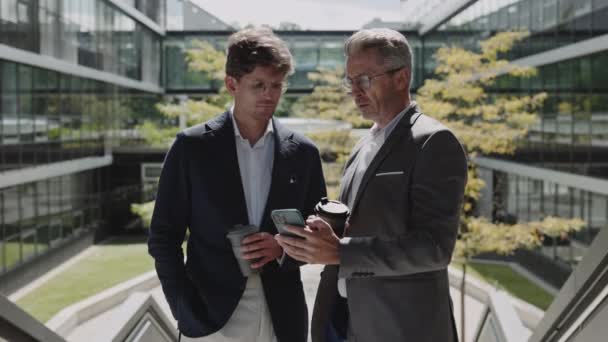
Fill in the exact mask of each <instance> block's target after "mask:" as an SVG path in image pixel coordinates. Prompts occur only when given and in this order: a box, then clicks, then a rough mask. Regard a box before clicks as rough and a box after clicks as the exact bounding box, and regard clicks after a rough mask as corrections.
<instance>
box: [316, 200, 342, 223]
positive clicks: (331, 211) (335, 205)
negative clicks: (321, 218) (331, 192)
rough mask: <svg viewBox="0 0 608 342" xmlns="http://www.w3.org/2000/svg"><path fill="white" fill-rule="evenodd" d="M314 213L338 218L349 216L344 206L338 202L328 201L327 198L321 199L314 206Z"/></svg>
mask: <svg viewBox="0 0 608 342" xmlns="http://www.w3.org/2000/svg"><path fill="white" fill-rule="evenodd" d="M315 212H316V213H317V214H322V215H328V216H335V217H339V218H347V217H348V215H349V214H350V210H349V209H348V207H347V206H346V204H344V203H342V202H340V201H335V200H329V199H327V197H323V198H321V201H320V202H319V203H317V205H316V206H315Z"/></svg>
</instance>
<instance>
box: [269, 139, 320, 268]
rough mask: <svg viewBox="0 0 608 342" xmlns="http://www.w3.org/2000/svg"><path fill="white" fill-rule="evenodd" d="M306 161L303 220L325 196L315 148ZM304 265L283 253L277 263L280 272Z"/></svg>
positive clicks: (317, 153) (318, 157)
mask: <svg viewBox="0 0 608 342" xmlns="http://www.w3.org/2000/svg"><path fill="white" fill-rule="evenodd" d="M308 160H309V165H303V167H306V168H308V169H309V170H310V173H309V179H308V186H306V187H305V188H304V191H306V194H305V196H304V205H303V207H302V208H301V210H300V211H301V213H302V216H303V217H304V220H306V218H307V217H308V216H309V215H312V214H314V208H315V205H316V204H317V203H318V202H319V201H320V200H321V198H322V197H325V196H327V190H326V188H325V177H323V168H322V166H321V157H320V155H319V151H318V150H317V149H316V148H314V149H313V151H312V152H311V158H309V159H308ZM304 264H305V263H303V262H300V261H297V260H295V259H293V258H292V257H290V256H289V255H287V253H283V256H282V258H281V260H280V261H279V265H280V267H281V269H282V270H292V269H294V268H297V267H300V266H302V265H304Z"/></svg>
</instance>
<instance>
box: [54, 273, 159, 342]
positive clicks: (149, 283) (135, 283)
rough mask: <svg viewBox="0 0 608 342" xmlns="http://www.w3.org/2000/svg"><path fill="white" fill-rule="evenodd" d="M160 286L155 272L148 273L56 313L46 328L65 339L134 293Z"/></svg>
mask: <svg viewBox="0 0 608 342" xmlns="http://www.w3.org/2000/svg"><path fill="white" fill-rule="evenodd" d="M159 285H160V281H159V280H158V277H157V276H156V271H154V270H153V271H149V272H147V273H144V274H142V275H140V276H138V277H135V278H133V279H131V280H128V281H126V282H124V283H121V284H118V285H116V286H114V287H111V288H109V289H107V290H104V291H102V292H100V293H98V294H96V295H94V296H91V297H89V298H87V299H85V300H82V301H80V302H78V303H76V304H73V305H70V306H68V307H67V308H65V309H63V310H61V311H60V312H59V313H57V314H56V315H55V316H53V318H51V320H49V321H48V322H47V323H46V326H47V327H48V328H49V329H51V330H53V331H55V332H56V333H57V334H59V335H61V336H63V337H67V336H68V335H69V334H70V332H71V331H73V330H74V329H75V328H76V327H77V326H78V325H80V324H82V323H83V322H86V321H88V320H89V319H91V318H93V317H95V316H97V315H99V314H101V313H103V312H105V311H107V310H110V309H112V308H114V307H116V306H118V305H120V304H121V303H123V302H124V301H125V300H126V299H127V298H128V297H129V295H131V294H133V293H135V292H143V291H149V290H151V289H153V288H155V287H157V286H159Z"/></svg>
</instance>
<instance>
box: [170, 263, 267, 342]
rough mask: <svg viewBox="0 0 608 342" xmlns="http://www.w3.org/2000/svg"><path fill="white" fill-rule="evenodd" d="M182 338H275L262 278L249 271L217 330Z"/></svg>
mask: <svg viewBox="0 0 608 342" xmlns="http://www.w3.org/2000/svg"><path fill="white" fill-rule="evenodd" d="M181 340H182V341H183V342H277V337H276V336H275V334H274V329H273V327H272V320H271V318H270V311H268V304H267V303H266V297H265V296H264V289H263V288H262V279H261V278H260V276H259V275H258V274H253V275H251V276H250V277H249V278H248V279H247V287H246V288H245V291H244V292H243V297H241V300H240V301H239V304H238V305H237V307H236V309H235V310H234V312H233V313H232V316H231V317H230V319H229V320H228V322H227V323H226V325H224V326H223V327H222V328H221V329H220V330H219V331H217V332H215V333H213V334H211V335H209V336H204V337H194V338H193V337H187V336H183V335H182V339H181Z"/></svg>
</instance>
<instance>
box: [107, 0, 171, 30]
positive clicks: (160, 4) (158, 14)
mask: <svg viewBox="0 0 608 342" xmlns="http://www.w3.org/2000/svg"><path fill="white" fill-rule="evenodd" d="M118 1H121V2H123V3H125V4H126V5H128V6H130V7H133V8H135V9H136V10H138V11H140V12H141V13H143V14H144V15H145V16H146V17H148V18H149V19H150V20H152V21H153V22H155V23H156V24H158V25H159V26H161V27H165V7H166V0H118ZM169 1H176V0H169Z"/></svg>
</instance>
